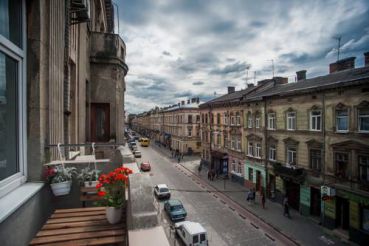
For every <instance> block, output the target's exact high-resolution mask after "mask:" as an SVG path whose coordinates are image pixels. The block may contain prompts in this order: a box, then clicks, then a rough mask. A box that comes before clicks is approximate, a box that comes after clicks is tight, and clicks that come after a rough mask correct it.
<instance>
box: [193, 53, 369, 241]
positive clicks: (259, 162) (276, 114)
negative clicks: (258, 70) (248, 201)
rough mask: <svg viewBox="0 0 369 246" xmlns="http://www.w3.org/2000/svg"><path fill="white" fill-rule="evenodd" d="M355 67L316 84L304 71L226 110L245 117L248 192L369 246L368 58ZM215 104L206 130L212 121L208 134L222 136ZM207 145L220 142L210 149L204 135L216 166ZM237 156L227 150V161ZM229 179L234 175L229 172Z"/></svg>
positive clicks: (348, 64)
mask: <svg viewBox="0 0 369 246" xmlns="http://www.w3.org/2000/svg"><path fill="white" fill-rule="evenodd" d="M354 61H355V58H354V57H352V58H347V59H343V60H340V61H337V62H335V63H332V64H330V69H329V71H330V73H329V74H328V75H324V76H320V77H315V78H310V79H307V78H306V71H299V72H297V79H298V81H297V82H294V83H287V79H284V78H273V79H271V80H264V81H259V83H258V85H257V86H255V87H256V88H259V89H258V90H255V91H253V92H250V93H246V94H244V95H243V96H242V98H241V99H239V100H240V102H239V105H233V106H231V105H232V104H231V100H228V101H225V102H224V105H230V108H231V109H229V111H230V112H232V111H236V112H237V111H239V112H242V119H243V120H242V119H240V121H241V122H243V125H242V128H241V131H242V133H241V134H240V135H241V136H242V139H241V142H243V143H241V146H242V151H241V152H242V153H243V158H244V171H243V172H244V173H243V175H242V177H243V178H244V179H245V182H244V184H245V186H247V187H250V188H256V190H258V191H260V192H266V194H267V195H268V197H270V198H272V199H273V200H276V201H281V200H282V198H283V197H284V196H287V197H288V200H289V204H290V206H291V207H292V208H295V209H297V210H299V211H300V212H301V213H302V214H304V215H309V216H320V219H321V221H322V224H323V225H324V226H326V227H328V228H332V229H333V228H338V229H340V230H342V231H343V232H346V233H347V236H348V237H349V238H350V239H351V240H353V241H355V242H357V243H364V242H367V241H368V239H369V238H368V237H369V229H368V228H369V227H368V216H369V211H368V205H369V192H368V191H369V189H368V177H369V175H368V173H369V161H368V160H369V158H368V156H369V134H368V133H369V115H368V112H369V103H368V102H369V87H368V86H369V63H368V53H365V66H364V67H361V68H355V67H354V64H355V62H354ZM261 86H263V87H261ZM235 93H242V91H241V92H235ZM235 96H237V94H235ZM237 97H238V98H239V96H237ZM216 100H217V99H216ZM216 100H215V101H216ZM218 100H219V99H218ZM213 101H214V100H213ZM210 105H211V101H210V102H208V103H206V104H204V105H201V106H200V108H201V113H202V114H203V115H204V122H205V125H206V123H207V118H208V119H209V121H208V122H210V123H209V124H210V126H207V125H206V126H203V125H202V130H205V132H206V131H207V132H211V131H213V132H214V130H213V129H216V133H217V132H218V130H222V129H224V126H223V128H219V127H218V126H217V123H218V122H219V121H218V120H217V115H218V114H219V115H221V112H217V111H216V109H212V108H210ZM209 108H210V109H211V110H212V111H213V112H216V115H212V114H213V112H210V111H209ZM229 120H231V121H232V116H230V115H228V119H227V120H225V121H226V122H229ZM202 122H203V121H202ZM235 122H236V123H237V118H236V120H235ZM241 124H242V123H241ZM204 127H205V128H204ZM223 131H224V130H223ZM208 139H210V142H214V143H213V144H212V145H210V146H211V148H213V146H216V145H217V143H218V140H214V139H215V137H211V135H209V134H205V136H203V138H202V141H203V146H204V153H205V154H204V153H203V159H205V160H207V161H209V158H211V160H210V161H211V163H214V162H215V160H216V159H217V156H212V155H211V154H207V152H206V146H208V145H206V144H207V143H208V142H209V141H208ZM213 140H214V141H213ZM228 142H229V140H228ZM210 146H209V147H210ZM232 153H233V152H232V151H231V150H229V149H228V148H223V152H222V154H223V156H224V157H228V156H230V155H232ZM213 159H214V160H213ZM228 173H229V175H230V176H232V175H233V169H232V168H230V166H229V167H228Z"/></svg>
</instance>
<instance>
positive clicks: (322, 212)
mask: <svg viewBox="0 0 369 246" xmlns="http://www.w3.org/2000/svg"><path fill="white" fill-rule="evenodd" d="M322 114H323V120H322V130H323V131H322V135H323V148H322V157H323V158H322V170H323V185H325V152H326V151H325V135H326V133H325V120H326V118H325V93H323V96H322ZM320 197H322V194H320ZM321 202H323V206H320V209H321V210H323V211H320V212H321V224H322V225H324V221H325V201H321Z"/></svg>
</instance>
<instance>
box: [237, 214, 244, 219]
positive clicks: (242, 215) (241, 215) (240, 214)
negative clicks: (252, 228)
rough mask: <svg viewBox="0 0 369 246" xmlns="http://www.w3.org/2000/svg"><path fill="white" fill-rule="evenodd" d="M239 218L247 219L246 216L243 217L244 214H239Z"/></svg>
mask: <svg viewBox="0 0 369 246" xmlns="http://www.w3.org/2000/svg"><path fill="white" fill-rule="evenodd" d="M238 216H240V217H241V218H242V219H244V220H245V219H246V217H245V216H243V215H242V214H238Z"/></svg>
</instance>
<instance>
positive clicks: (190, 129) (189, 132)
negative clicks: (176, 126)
mask: <svg viewBox="0 0 369 246" xmlns="http://www.w3.org/2000/svg"><path fill="white" fill-rule="evenodd" d="M187 132H188V136H189V137H191V136H192V126H188V127H187Z"/></svg>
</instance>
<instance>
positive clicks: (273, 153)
mask: <svg viewBox="0 0 369 246" xmlns="http://www.w3.org/2000/svg"><path fill="white" fill-rule="evenodd" d="M276 154H277V150H276V147H275V146H270V147H269V160H270V161H275V160H276Z"/></svg>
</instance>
